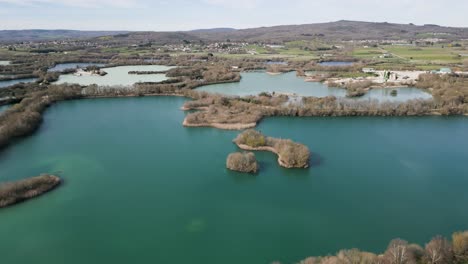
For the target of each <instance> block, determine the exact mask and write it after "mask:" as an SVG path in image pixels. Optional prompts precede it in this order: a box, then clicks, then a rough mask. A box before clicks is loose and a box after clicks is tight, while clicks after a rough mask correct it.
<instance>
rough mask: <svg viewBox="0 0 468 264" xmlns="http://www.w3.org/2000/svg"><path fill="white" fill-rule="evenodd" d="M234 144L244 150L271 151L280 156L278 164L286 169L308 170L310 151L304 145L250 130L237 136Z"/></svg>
mask: <svg viewBox="0 0 468 264" xmlns="http://www.w3.org/2000/svg"><path fill="white" fill-rule="evenodd" d="M234 143H236V145H237V146H238V147H239V148H241V149H243V150H260V151H270V152H273V153H275V154H277V155H278V163H279V165H280V166H282V167H285V168H308V167H309V159H310V151H309V148H308V147H307V146H305V145H303V144H299V143H296V142H293V141H292V140H289V139H278V138H272V137H266V136H264V135H263V134H262V133H260V132H258V131H256V130H253V129H249V130H246V131H244V132H242V133H241V134H239V135H238V136H237V138H236V139H234Z"/></svg>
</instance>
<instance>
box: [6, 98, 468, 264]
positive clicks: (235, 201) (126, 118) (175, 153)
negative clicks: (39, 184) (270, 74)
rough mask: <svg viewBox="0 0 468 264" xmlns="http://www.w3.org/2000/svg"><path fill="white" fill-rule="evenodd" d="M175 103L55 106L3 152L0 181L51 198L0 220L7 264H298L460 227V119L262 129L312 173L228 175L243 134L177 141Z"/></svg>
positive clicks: (266, 169)
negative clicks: (57, 181)
mask: <svg viewBox="0 0 468 264" xmlns="http://www.w3.org/2000/svg"><path fill="white" fill-rule="evenodd" d="M183 103H184V99H182V98H170V97H162V98H121V99H98V100H81V101H68V102H62V103H59V104H57V105H54V106H52V107H51V108H50V109H49V110H47V111H46V113H45V116H44V123H43V125H42V126H41V127H40V129H39V131H38V132H37V133H35V134H34V135H32V136H30V137H28V138H26V139H23V140H21V141H19V142H18V143H17V144H15V145H14V146H11V147H9V148H8V149H6V150H5V151H3V152H0V168H1V170H0V181H10V180H17V179H21V178H24V177H28V176H34V175H38V174H40V173H43V172H49V173H56V174H58V175H60V176H62V177H63V179H64V185H63V186H61V187H60V188H59V189H57V190H55V191H54V192H52V193H49V194H47V195H45V196H42V197H40V198H38V199H35V200H31V201H28V202H25V203H23V204H20V205H17V206H15V207H10V208H8V209H4V210H0V219H1V221H0V254H1V256H2V263H38V264H63V263H67V264H75V263H76V264H82V263H114V264H117V263H122V264H123V263H125V264H126V263H233V264H234V263H236V264H238V263H247V264H249V263H252V264H254V263H271V262H272V261H281V262H282V263H295V262H297V261H299V260H301V259H303V258H305V257H307V256H310V255H326V254H328V253H335V252H336V251H337V250H339V249H341V248H354V247H357V248H361V249H363V250H371V251H383V250H384V249H385V248H386V246H387V243H388V241H389V240H390V239H392V238H396V237H402V238H405V239H407V240H409V241H410V242H418V243H423V242H426V241H428V240H429V239H430V238H431V237H432V236H434V235H436V234H442V235H449V234H451V233H452V232H453V231H456V230H466V229H467V228H468V210H467V208H466V204H468V192H466V186H468V176H467V175H468V167H467V166H466V157H468V140H467V138H466V133H467V131H468V119H467V118H462V117H454V118H442V117H424V118H268V119H266V120H264V121H263V122H262V123H261V125H260V126H259V129H260V130H261V131H263V132H264V133H266V134H268V135H271V136H274V137H283V138H292V139H294V140H297V141H299V142H302V143H304V144H306V145H307V146H309V148H310V149H311V151H312V153H313V159H312V168H310V169H308V170H287V169H282V168H280V167H279V166H278V165H277V163H276V158H275V156H274V155H273V154H271V153H264V152H260V153H257V158H258V160H259V161H260V164H261V171H260V173H259V174H258V175H257V176H246V175H242V174H238V173H234V172H229V171H227V170H226V169H225V160H226V157H227V155H228V154H229V153H230V152H233V151H235V150H236V147H235V146H234V145H233V144H232V139H233V138H234V137H235V136H236V135H237V132H233V131H222V130H217V129H210V128H192V129H188V128H184V127H182V125H181V123H182V120H183V118H184V113H183V112H182V111H180V110H179V108H180V107H181V106H182V104H183Z"/></svg>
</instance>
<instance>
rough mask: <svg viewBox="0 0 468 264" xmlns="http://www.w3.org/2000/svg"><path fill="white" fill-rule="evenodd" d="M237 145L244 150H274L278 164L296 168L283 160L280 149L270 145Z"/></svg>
mask: <svg viewBox="0 0 468 264" xmlns="http://www.w3.org/2000/svg"><path fill="white" fill-rule="evenodd" d="M236 145H237V146H238V147H239V148H240V149H242V150H248V151H268V152H272V153H274V154H276V155H277V156H278V164H279V165H280V166H281V167H284V168H287V169H292V168H294V167H293V166H290V165H287V164H286V163H285V162H284V161H283V160H282V157H281V154H279V153H278V151H276V149H275V148H273V147H268V146H262V147H255V148H254V147H251V146H248V145H245V144H237V143H236ZM308 167H309V166H307V167H304V168H308Z"/></svg>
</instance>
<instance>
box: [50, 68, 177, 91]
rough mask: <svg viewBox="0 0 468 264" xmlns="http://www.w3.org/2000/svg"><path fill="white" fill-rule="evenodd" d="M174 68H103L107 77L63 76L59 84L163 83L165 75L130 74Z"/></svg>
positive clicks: (112, 84) (122, 84)
mask: <svg viewBox="0 0 468 264" xmlns="http://www.w3.org/2000/svg"><path fill="white" fill-rule="evenodd" d="M171 68H173V67H169V66H161V65H136V66H119V67H112V68H102V70H104V71H105V72H107V75H105V76H94V75H86V76H85V75H83V76H77V75H74V74H65V75H61V76H60V78H59V79H58V81H57V82H56V83H57V84H62V83H77V84H80V85H91V84H97V85H99V86H114V85H115V86H120V85H121V86H131V85H133V84H135V83H137V82H161V81H164V80H167V79H168V78H167V77H166V75H165V74H142V75H138V74H128V72H129V71H166V70H169V69H171Z"/></svg>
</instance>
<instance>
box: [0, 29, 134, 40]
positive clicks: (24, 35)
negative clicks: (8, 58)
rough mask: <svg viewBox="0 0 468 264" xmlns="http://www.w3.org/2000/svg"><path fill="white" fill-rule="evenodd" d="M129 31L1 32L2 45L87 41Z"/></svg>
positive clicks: (62, 30) (61, 30) (59, 30)
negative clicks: (74, 40)
mask: <svg viewBox="0 0 468 264" xmlns="http://www.w3.org/2000/svg"><path fill="white" fill-rule="evenodd" d="M127 32H128V31H81V30H66V29H57V30H47V29H27V30H0V42H1V43H14V42H23V41H47V40H63V39H87V38H94V37H100V36H111V35H117V34H122V33H127Z"/></svg>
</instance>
